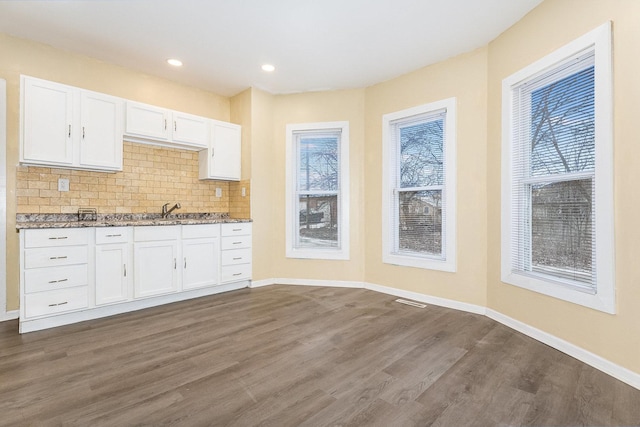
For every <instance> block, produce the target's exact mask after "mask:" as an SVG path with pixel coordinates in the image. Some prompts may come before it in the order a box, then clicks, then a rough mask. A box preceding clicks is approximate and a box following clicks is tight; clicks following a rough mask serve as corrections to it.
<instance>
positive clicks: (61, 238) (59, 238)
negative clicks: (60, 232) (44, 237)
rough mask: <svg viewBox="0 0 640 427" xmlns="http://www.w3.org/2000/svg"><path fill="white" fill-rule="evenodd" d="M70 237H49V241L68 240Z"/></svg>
mask: <svg viewBox="0 0 640 427" xmlns="http://www.w3.org/2000/svg"><path fill="white" fill-rule="evenodd" d="M68 238H69V237H67V236H60V237H49V240H64V239H68Z"/></svg>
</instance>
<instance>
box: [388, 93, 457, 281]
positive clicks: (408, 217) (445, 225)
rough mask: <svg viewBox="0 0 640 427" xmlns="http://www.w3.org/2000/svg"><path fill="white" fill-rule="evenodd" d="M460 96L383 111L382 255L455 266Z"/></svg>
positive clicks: (397, 261)
mask: <svg viewBox="0 0 640 427" xmlns="http://www.w3.org/2000/svg"><path fill="white" fill-rule="evenodd" d="M455 121H456V100H455V98H449V99H446V100H443V101H439V102H434V103H431V104H427V105H422V106H419V107H414V108H410V109H408V110H403V111H398V112H395V113H391V114H386V115H385V116H384V117H383V152H384V157H385V159H386V160H385V162H384V163H383V209H382V211H383V212H382V215H383V221H382V224H383V226H382V227H383V249H382V250H383V254H382V256H383V261H384V262H386V263H390V264H397V265H405V266H411V267H420V268H430V269H434V270H443V271H451V272H452V271H455V269H456V259H455V257H456V247H455V244H456V241H455V227H456V224H455V222H456V216H455V212H456V211H455V206H456V192H455V191H456V190H455V188H456V187H455V185H456V182H455V172H456V163H455V162H456V145H455V141H456V138H455V129H456V123H455Z"/></svg>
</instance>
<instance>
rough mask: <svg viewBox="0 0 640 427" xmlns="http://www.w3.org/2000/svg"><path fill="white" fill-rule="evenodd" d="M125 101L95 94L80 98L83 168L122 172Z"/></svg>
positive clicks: (81, 161)
mask: <svg viewBox="0 0 640 427" xmlns="http://www.w3.org/2000/svg"><path fill="white" fill-rule="evenodd" d="M122 108H123V101H122V100H121V99H118V98H114V97H111V96H107V95H103V94H100V93H95V92H88V91H82V92H81V95H80V111H81V113H80V122H81V129H80V138H79V140H80V166H87V167H96V168H101V169H112V170H122V121H123V111H122Z"/></svg>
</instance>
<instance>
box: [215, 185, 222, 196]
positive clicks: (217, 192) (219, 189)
mask: <svg viewBox="0 0 640 427" xmlns="http://www.w3.org/2000/svg"><path fill="white" fill-rule="evenodd" d="M216 197H222V188H220V187H218V188H216Z"/></svg>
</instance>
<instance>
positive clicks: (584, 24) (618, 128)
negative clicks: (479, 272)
mask: <svg viewBox="0 0 640 427" xmlns="http://www.w3.org/2000/svg"><path fill="white" fill-rule="evenodd" d="M639 17H640V2H638V1H636V0H606V1H603V0H547V1H545V2H543V3H542V4H541V5H540V6H539V7H538V8H536V9H534V10H533V11H532V12H531V13H530V14H528V15H527V16H526V17H525V18H524V19H523V20H522V21H520V22H518V23H517V24H515V25H514V26H513V27H512V28H511V29H509V30H508V31H506V32H505V33H504V34H502V35H501V36H500V37H498V38H497V39H496V40H495V41H493V42H492V43H491V44H490V45H489V80H488V90H489V98H488V115H489V117H488V118H489V122H488V140H487V141H488V156H487V159H488V162H487V180H488V188H489V191H488V194H487V196H488V197H487V200H488V215H487V218H488V223H487V224H488V237H489V238H488V245H487V249H488V250H487V253H488V255H489V259H488V288H487V299H488V306H489V308H491V309H494V310H497V311H499V312H501V313H503V314H506V315H507V316H510V317H513V318H515V319H517V320H520V321H522V322H524V323H526V324H528V325H531V326H533V327H535V328H539V329H541V330H543V331H545V332H548V333H551V334H553V335H555V336H557V337H560V338H562V339H565V340H567V341H569V342H571V343H573V344H575V345H578V346H580V347H582V348H584V349H586V350H589V351H591V352H593V353H595V354H597V355H599V356H602V357H604V358H606V359H608V360H611V361H613V362H615V363H617V364H620V365H622V366H624V367H626V368H628V369H631V370H633V371H635V372H639V373H640V310H638V304H639V302H640V286H639V283H640V262H638V259H640V245H639V244H638V243H639V242H640V228H639V227H637V226H636V224H635V223H636V221H637V216H638V211H639V210H640V193H639V192H638V185H637V183H638V182H640V167H638V159H639V158H640V145H639V144H638V135H640V120H638V117H639V115H640V85H638V80H637V78H638V69H639V68H640V57H639V56H638V52H640V20H639ZM568 18H569V19H568ZM607 20H611V21H613V40H614V49H613V51H614V113H615V122H614V127H615V139H614V151H615V229H616V234H615V238H616V257H615V262H616V293H617V310H618V311H617V314H616V315H609V314H604V313H601V312H598V311H595V310H591V309H588V308H584V307H581V306H578V305H575V304H570V303H567V302H563V301H560V300H557V299H554V298H550V297H547V296H544V295H541V294H537V293H534V292H529V291H527V290H524V289H520V288H517V287H515V286H510V285H507V284H503V283H501V281H500V185H501V183H500V142H501V136H502V135H501V128H500V126H501V124H500V121H501V120H500V114H501V99H500V96H501V83H502V79H504V78H505V77H507V76H509V75H510V74H512V73H514V72H515V71H517V70H519V69H521V68H523V67H524V66H526V65H528V64H530V63H531V62H533V61H535V60H537V59H539V58H541V57H543V56H544V55H546V54H548V53H550V52H552V51H553V50H554V49H557V48H559V47H560V46H562V45H564V44H566V43H568V42H570V41H571V40H573V39H575V38H576V37H578V36H580V35H582V34H584V33H586V32H588V31H590V30H591V29H593V28H595V27H597V26H599V25H600V24H602V23H604V22H606V21H607Z"/></svg>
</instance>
